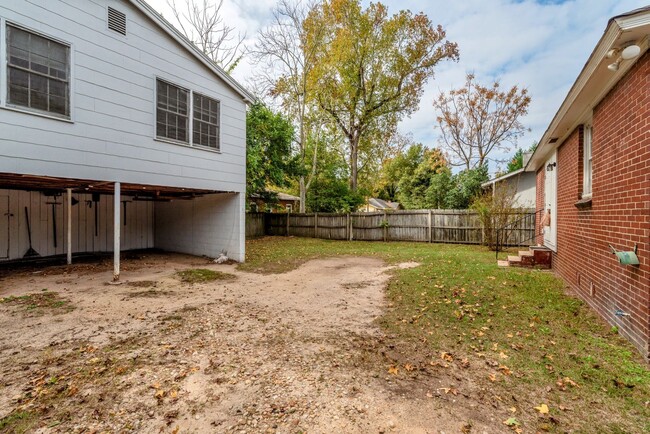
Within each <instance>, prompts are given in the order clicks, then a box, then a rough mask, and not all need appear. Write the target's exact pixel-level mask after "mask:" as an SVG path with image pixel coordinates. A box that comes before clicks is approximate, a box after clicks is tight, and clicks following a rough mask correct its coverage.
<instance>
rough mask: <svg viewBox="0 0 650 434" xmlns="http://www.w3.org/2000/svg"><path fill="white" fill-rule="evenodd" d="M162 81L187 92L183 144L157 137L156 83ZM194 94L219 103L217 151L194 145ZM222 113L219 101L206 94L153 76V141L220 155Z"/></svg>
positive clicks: (161, 77) (164, 78) (178, 141)
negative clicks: (184, 140) (185, 131)
mask: <svg viewBox="0 0 650 434" xmlns="http://www.w3.org/2000/svg"><path fill="white" fill-rule="evenodd" d="M158 80H160V81H163V82H165V83H169V84H171V85H172V86H176V87H180V88H181V89H184V90H186V91H187V92H188V99H189V103H188V111H187V116H188V126H187V134H188V136H187V142H183V141H180V140H174V139H169V138H167V137H161V136H159V135H158V129H157V125H156V123H157V118H156V116H157V113H158V86H157V81H158ZM194 93H197V94H200V95H201V96H205V97H208V98H211V99H213V100H215V101H217V102H218V103H219V139H218V140H219V149H215V148H210V147H208V146H203V145H199V144H196V145H195V144H194V143H193V142H194ZM221 113H222V105H221V100H220V99H219V98H216V97H213V96H210V95H208V94H206V93H203V92H194V91H193V90H192V89H190V88H188V87H186V86H183V85H180V84H178V83H177V82H175V81H174V80H170V79H168V78H166V77H163V76H160V75H154V76H153V128H152V134H153V139H154V140H155V141H157V142H163V143H171V144H174V145H179V146H185V147H188V148H194V149H201V150H202V151H207V152H214V153H217V154H221V153H222V150H221V149H222V146H223V141H222V138H223V133H222V130H223V128H222V125H223V124H222V119H223V116H222V115H221Z"/></svg>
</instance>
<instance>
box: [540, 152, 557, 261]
mask: <svg viewBox="0 0 650 434" xmlns="http://www.w3.org/2000/svg"><path fill="white" fill-rule="evenodd" d="M547 168H550V170H547ZM542 170H545V171H546V172H545V174H544V211H547V210H549V209H550V214H551V225H550V226H546V227H544V245H545V246H546V247H548V248H549V249H551V250H553V251H554V252H557V214H558V213H557V171H558V165H557V149H556V150H555V151H553V154H551V156H550V157H549V159H548V160H546V163H545V164H544V167H543V169H542Z"/></svg>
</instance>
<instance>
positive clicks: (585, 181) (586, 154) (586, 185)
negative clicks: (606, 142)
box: [582, 125, 592, 197]
mask: <svg viewBox="0 0 650 434" xmlns="http://www.w3.org/2000/svg"><path fill="white" fill-rule="evenodd" d="M591 132H592V131H591V126H588V125H585V127H584V132H583V144H582V155H583V158H584V159H583V163H582V169H583V171H582V196H586V197H590V196H591V179H592V176H591Z"/></svg>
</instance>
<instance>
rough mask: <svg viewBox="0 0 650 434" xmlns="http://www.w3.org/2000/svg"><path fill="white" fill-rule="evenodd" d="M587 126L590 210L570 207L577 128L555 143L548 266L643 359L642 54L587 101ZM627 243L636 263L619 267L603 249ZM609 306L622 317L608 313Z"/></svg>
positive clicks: (578, 170) (648, 255)
mask: <svg viewBox="0 0 650 434" xmlns="http://www.w3.org/2000/svg"><path fill="white" fill-rule="evenodd" d="M592 125H593V138H592V163H593V164H592V166H593V176H592V179H593V181H592V182H593V184H592V192H593V193H592V206H591V208H588V209H578V208H576V206H575V203H576V202H577V201H578V199H579V197H580V194H581V192H582V170H583V169H582V143H581V141H582V127H579V128H578V129H576V130H575V131H574V132H573V133H572V134H571V136H570V137H569V138H568V139H567V140H566V141H565V142H564V143H563V144H562V145H561V146H560V147H559V148H558V160H557V171H558V172H557V176H558V201H557V203H558V210H557V223H558V226H557V230H558V237H557V240H558V242H557V253H556V254H554V255H553V268H554V269H555V270H556V272H557V273H558V274H559V275H560V276H562V277H563V278H564V279H565V281H566V282H567V283H568V284H569V285H570V286H571V287H572V288H573V289H575V290H576V291H577V293H578V294H579V295H580V297H581V298H583V299H584V300H585V301H586V302H587V303H588V304H589V305H590V306H591V307H592V308H594V309H595V310H596V311H597V312H598V313H599V314H600V315H601V316H603V317H604V318H605V319H606V320H607V321H608V322H609V323H610V324H612V325H616V326H617V327H618V328H619V330H620V332H621V333H622V334H623V335H624V336H626V337H627V338H628V339H629V340H630V341H631V342H632V343H633V344H634V345H635V346H636V347H637V348H638V349H639V351H640V352H641V353H642V354H643V355H644V356H646V357H649V356H650V344H649V342H650V54H649V53H646V54H645V55H644V56H643V57H642V58H641V59H640V60H639V61H638V62H637V64H636V65H635V66H634V67H633V68H632V69H631V70H630V71H629V72H628V73H627V74H626V76H625V77H624V78H623V79H622V80H621V81H620V82H619V83H618V84H617V85H616V86H615V88H614V89H612V90H611V91H610V93H609V94H608V95H607V96H606V97H605V98H604V99H603V100H602V101H601V102H600V103H599V104H598V105H597V106H596V107H595V109H594V112H593V122H592ZM543 170H544V169H543V168H542V170H540V172H542V173H540V172H538V174H537V186H538V193H537V201H538V204H537V205H538V206H537V208H540V207H542V206H543V203H544V193H543V188H544V173H543ZM540 186H541V195H540ZM540 200H541V201H540ZM635 243H637V244H638V246H639V253H638V256H639V260H640V262H641V265H640V266H630V265H627V266H624V265H620V264H619V263H618V261H617V260H616V257H615V256H614V255H612V254H611V253H610V251H609V247H608V244H612V245H613V246H614V247H616V248H617V249H619V250H631V249H632V248H633V246H634V244H635ZM592 285H593V287H592ZM592 288H593V291H592ZM617 309H621V310H622V311H624V312H627V313H629V314H630V316H629V317H617V316H615V315H614V312H615V311H616V310H617Z"/></svg>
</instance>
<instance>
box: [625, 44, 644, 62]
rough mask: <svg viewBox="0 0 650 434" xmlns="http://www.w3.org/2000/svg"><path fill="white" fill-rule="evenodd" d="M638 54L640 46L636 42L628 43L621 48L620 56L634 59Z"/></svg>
mask: <svg viewBox="0 0 650 434" xmlns="http://www.w3.org/2000/svg"><path fill="white" fill-rule="evenodd" d="M639 54H641V47H639V46H638V45H636V44H631V45H628V46H627V47H625V48H624V49H623V51H621V57H622V58H623V60H630V59H634V58H635V57H637V56H638V55H639Z"/></svg>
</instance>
